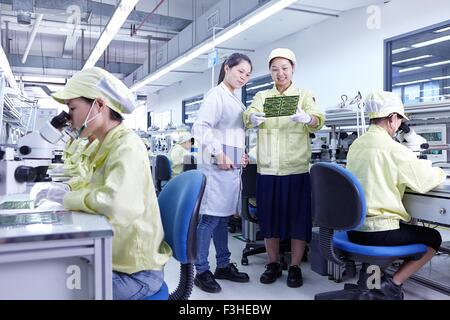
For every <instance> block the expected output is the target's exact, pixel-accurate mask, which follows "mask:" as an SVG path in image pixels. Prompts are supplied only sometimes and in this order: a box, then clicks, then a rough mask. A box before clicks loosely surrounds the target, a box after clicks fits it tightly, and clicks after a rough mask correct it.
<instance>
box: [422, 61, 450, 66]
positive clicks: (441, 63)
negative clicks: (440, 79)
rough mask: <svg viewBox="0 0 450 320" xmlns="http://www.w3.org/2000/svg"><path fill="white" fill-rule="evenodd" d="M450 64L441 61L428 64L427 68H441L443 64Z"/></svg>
mask: <svg viewBox="0 0 450 320" xmlns="http://www.w3.org/2000/svg"><path fill="white" fill-rule="evenodd" d="M449 63H450V60H445V61H439V62H434V63H429V64H426V65H425V67H435V66H441V65H443V64H449Z"/></svg>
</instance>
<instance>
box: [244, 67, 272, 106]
mask: <svg viewBox="0 0 450 320" xmlns="http://www.w3.org/2000/svg"><path fill="white" fill-rule="evenodd" d="M273 84H274V82H273V80H272V77H271V76H269V75H267V76H263V77H260V78H257V79H255V80H252V81H250V82H248V83H247V84H246V85H245V87H244V89H243V90H242V103H243V104H244V105H245V106H246V107H248V106H249V105H250V104H251V103H252V101H253V97H254V96H255V95H256V93H258V92H259V91H262V90H267V89H271V88H272V87H273Z"/></svg>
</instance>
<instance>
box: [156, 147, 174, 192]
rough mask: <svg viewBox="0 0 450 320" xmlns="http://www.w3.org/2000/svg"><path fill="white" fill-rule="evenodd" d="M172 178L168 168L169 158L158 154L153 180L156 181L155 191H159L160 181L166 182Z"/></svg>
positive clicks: (170, 170) (160, 187)
mask: <svg viewBox="0 0 450 320" xmlns="http://www.w3.org/2000/svg"><path fill="white" fill-rule="evenodd" d="M171 177H172V169H171V167H170V161H169V158H167V157H166V156H165V155H163V154H158V155H157V156H156V162H155V180H156V190H157V191H158V192H160V191H161V189H162V185H161V182H162V181H168V180H170V178H171Z"/></svg>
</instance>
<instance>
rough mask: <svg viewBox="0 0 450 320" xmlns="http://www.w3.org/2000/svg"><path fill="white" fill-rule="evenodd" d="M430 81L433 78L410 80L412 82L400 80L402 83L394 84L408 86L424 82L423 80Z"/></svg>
mask: <svg viewBox="0 0 450 320" xmlns="http://www.w3.org/2000/svg"><path fill="white" fill-rule="evenodd" d="M428 81H431V80H430V79H422V80H415V81H410V82H400V83H396V84H394V86H407V85H409V84H415V83H422V82H428Z"/></svg>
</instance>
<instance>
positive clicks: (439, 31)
mask: <svg viewBox="0 0 450 320" xmlns="http://www.w3.org/2000/svg"><path fill="white" fill-rule="evenodd" d="M449 30H450V27H447V28H444V29H439V30H436V31H433V32H434V33H441V32H445V31H449Z"/></svg>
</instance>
